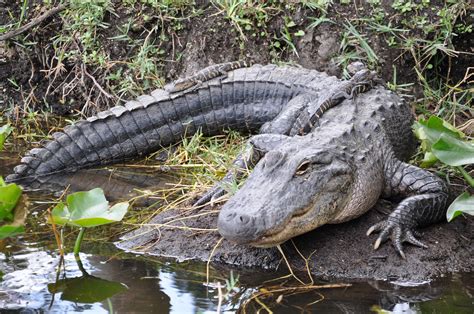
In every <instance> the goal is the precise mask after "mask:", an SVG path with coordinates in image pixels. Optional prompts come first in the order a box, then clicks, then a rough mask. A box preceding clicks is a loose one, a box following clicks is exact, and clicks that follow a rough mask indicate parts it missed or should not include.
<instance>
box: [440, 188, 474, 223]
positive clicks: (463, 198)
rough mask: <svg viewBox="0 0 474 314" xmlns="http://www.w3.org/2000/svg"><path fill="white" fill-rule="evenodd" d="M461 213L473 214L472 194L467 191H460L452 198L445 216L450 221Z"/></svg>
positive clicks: (473, 197)
mask: <svg viewBox="0 0 474 314" xmlns="http://www.w3.org/2000/svg"><path fill="white" fill-rule="evenodd" d="M462 213H465V214H469V215H471V216H473V215H474V196H473V195H469V193H468V192H464V193H462V194H461V195H459V196H458V197H457V198H456V199H455V200H454V202H453V203H452V204H451V205H450V206H449V208H448V212H447V213H446V218H447V219H448V221H451V220H453V219H454V218H456V217H457V216H459V215H461V214H462Z"/></svg>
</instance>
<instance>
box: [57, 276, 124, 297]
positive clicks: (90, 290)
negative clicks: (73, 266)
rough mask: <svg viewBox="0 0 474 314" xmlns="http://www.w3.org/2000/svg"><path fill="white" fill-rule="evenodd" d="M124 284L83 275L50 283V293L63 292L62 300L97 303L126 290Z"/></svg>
mask: <svg viewBox="0 0 474 314" xmlns="http://www.w3.org/2000/svg"><path fill="white" fill-rule="evenodd" d="M127 289H128V288H127V286H125V285H124V284H122V283H120V282H115V281H108V280H105V279H101V278H97V277H94V276H90V275H87V276H82V277H76V278H67V279H61V280H58V281H57V282H56V283H50V284H48V291H49V292H50V293H57V292H62V294H61V300H67V301H71V302H79V303H95V302H100V301H103V300H105V299H108V298H110V297H112V296H114V295H116V294H117V293H120V292H123V291H126V290H127Z"/></svg>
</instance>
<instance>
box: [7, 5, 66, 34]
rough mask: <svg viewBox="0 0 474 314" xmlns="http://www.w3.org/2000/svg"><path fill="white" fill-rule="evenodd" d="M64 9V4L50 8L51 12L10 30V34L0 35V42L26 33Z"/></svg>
mask: <svg viewBox="0 0 474 314" xmlns="http://www.w3.org/2000/svg"><path fill="white" fill-rule="evenodd" d="M66 7H67V6H66V5H65V4H61V5H58V6H57V7H54V8H52V9H51V10H49V11H47V12H46V13H44V14H43V15H40V16H38V17H36V18H34V19H32V20H31V21H30V22H29V23H28V24H25V25H23V26H22V27H19V28H17V29H15V30H12V31H11V32H8V33H6V34H3V35H0V41H4V40H7V39H10V38H13V37H16V36H18V35H20V34H22V33H24V32H26V31H27V30H29V29H30V28H33V27H35V26H37V25H39V24H41V22H43V21H44V20H46V19H48V18H49V17H51V16H53V15H55V14H57V13H59V12H61V11H63V10H64V9H65V8H66Z"/></svg>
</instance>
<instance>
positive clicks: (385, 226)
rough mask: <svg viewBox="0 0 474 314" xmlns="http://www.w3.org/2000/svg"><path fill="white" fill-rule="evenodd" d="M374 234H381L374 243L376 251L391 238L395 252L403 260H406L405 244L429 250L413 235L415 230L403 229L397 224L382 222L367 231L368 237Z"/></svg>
mask: <svg viewBox="0 0 474 314" xmlns="http://www.w3.org/2000/svg"><path fill="white" fill-rule="evenodd" d="M373 232H380V235H379V237H378V238H377V240H376V241H375V243H374V250H377V249H378V248H379V247H380V245H381V244H382V243H384V242H385V241H387V240H388V239H389V238H390V240H391V241H392V244H393V246H394V247H395V250H396V251H397V252H398V254H400V256H401V258H403V259H406V255H405V253H404V252H403V243H404V242H408V243H410V244H413V245H416V246H418V247H422V248H427V246H426V245H425V244H424V243H423V242H421V241H420V240H418V239H417V238H416V237H415V236H414V235H413V234H414V232H415V231H414V230H410V229H408V228H405V227H403V225H401V224H399V223H397V222H387V221H381V222H379V223H376V224H375V225H373V226H371V227H370V228H369V230H367V235H370V234H372V233H373Z"/></svg>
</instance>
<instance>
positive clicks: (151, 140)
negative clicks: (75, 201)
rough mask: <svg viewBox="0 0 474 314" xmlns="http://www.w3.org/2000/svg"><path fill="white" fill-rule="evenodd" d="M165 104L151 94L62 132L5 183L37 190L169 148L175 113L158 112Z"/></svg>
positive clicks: (162, 94) (34, 151)
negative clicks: (55, 178) (65, 176)
mask: <svg viewBox="0 0 474 314" xmlns="http://www.w3.org/2000/svg"><path fill="white" fill-rule="evenodd" d="M165 99H170V98H169V94H168V93H167V92H165V91H163V90H156V91H154V92H153V93H152V95H151V96H150V95H144V96H140V97H139V98H138V99H137V100H135V101H130V102H127V103H126V104H125V105H124V106H117V107H114V108H111V109H110V110H107V111H104V112H100V113H99V114H98V115H97V116H94V117H90V118H88V119H87V120H82V121H78V122H77V123H75V124H73V125H69V126H67V127H65V128H64V131H63V132H58V133H55V134H53V140H51V141H47V142H45V143H43V145H42V146H41V147H40V148H34V149H32V150H30V151H29V152H28V153H27V154H26V155H25V156H24V157H23V158H22V159H21V163H20V165H18V166H16V167H15V168H14V173H13V174H11V175H9V176H7V177H6V180H7V181H8V182H20V183H22V184H25V185H26V186H28V187H33V188H37V187H38V184H41V183H44V182H45V181H47V180H48V179H47V178H48V177H49V176H51V175H53V174H57V173H62V172H74V171H77V170H79V169H81V168H86V167H94V166H101V165H107V164H111V163H114V162H120V161H125V160H129V159H132V158H134V157H137V156H142V155H144V154H148V153H150V152H152V151H154V150H156V149H158V148H159V147H160V145H161V146H167V145H169V144H170V143H172V142H173V141H175V136H174V134H173V132H172V131H173V127H172V126H171V125H170V123H169V121H171V120H172V118H173V117H172V116H173V115H175V112H174V110H173V112H170V110H169V109H170V108H171V107H172V106H168V111H166V110H164V109H162V108H160V106H159V105H158V104H157V103H159V102H160V101H163V100H165ZM151 117H153V119H152V118H151ZM174 128H176V127H174Z"/></svg>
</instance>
